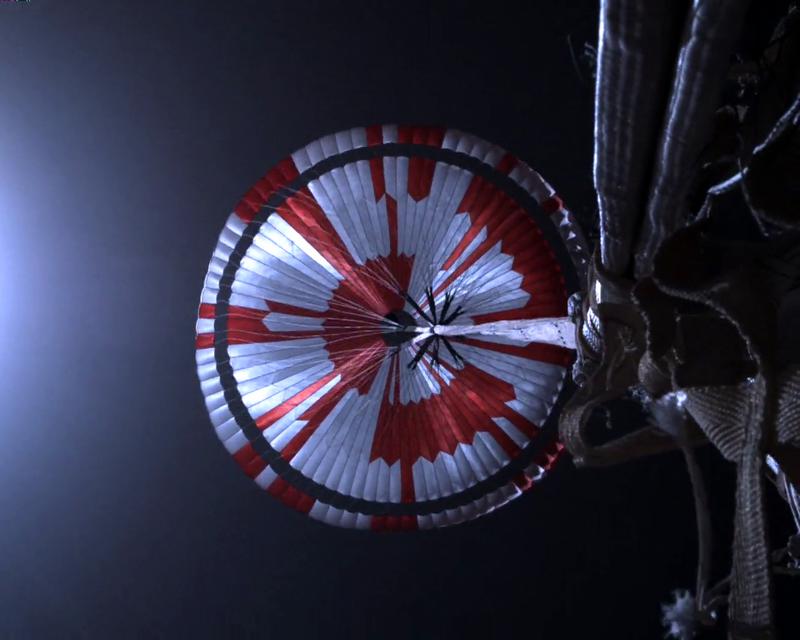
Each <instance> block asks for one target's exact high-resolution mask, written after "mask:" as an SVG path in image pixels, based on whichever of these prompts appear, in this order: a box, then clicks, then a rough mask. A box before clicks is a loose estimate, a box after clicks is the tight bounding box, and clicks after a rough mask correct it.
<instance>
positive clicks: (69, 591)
mask: <svg viewBox="0 0 800 640" xmlns="http://www.w3.org/2000/svg"><path fill="white" fill-rule="evenodd" d="M522 7H523V5H522V3H520V6H519V7H516V6H514V5H513V4H512V3H509V4H505V3H484V5H483V7H481V8H477V7H476V8H475V9H470V8H467V3H460V2H452V3H429V2H363V3H355V2H349V3H344V2H322V1H319V2H308V1H303V2H299V1H295V2H288V1H287V2H275V1H272V0H270V1H269V2H267V1H256V0H250V1H248V0H244V1H242V0H240V1H237V2H230V1H225V2H223V1H217V2H199V1H197V2H188V1H177V0H176V1H173V2H154V1H153V2H129V1H122V0H116V1H110V0H103V1H100V0H71V1H69V2H65V1H61V2H57V1H56V0H49V1H48V0H32V1H31V2H30V3H25V4H6V3H2V4H0V225H1V226H0V268H2V271H1V272H0V287H2V289H1V290H0V295H2V304H0V349H2V353H3V363H4V366H3V384H2V386H0V403H1V404H0V437H2V441H1V442H0V637H11V638H16V637H20V638H51V637H52V638H61V637H70V638H112V637H113V638H126V637H131V638H140V637H141V638H151V637H152V638H161V637H165V638H179V637H193V638H204V637H214V638H226V637H232V638H247V637H259V638H260V637H265V638H278V637H289V638H316V637H323V636H324V637H330V638H362V637H364V638H366V637H370V638H377V637H381V638H383V637H385V638H395V637H396V638H466V637H503V638H505V637H512V634H517V635H519V636H520V637H522V636H523V635H524V637H527V638H530V639H538V638H568V639H569V638H590V637H593V638H596V637H615V638H657V637H660V636H661V633H662V631H661V628H660V625H659V622H658V617H659V607H658V604H659V602H660V601H662V600H665V599H666V598H667V597H668V595H669V593H670V591H671V590H672V589H675V588H678V587H689V586H690V585H691V583H692V580H693V571H694V562H695V560H694V554H695V551H694V520H693V513H692V508H691V504H690V502H689V499H690V498H689V495H690V494H689V485H688V479H687V478H686V476H685V472H684V470H683V468H682V466H681V464H682V463H681V459H680V457H679V456H673V457H669V456H667V457H664V458H663V459H657V460H652V461H644V462H640V463H636V464H631V465H629V466H626V467H622V468H619V469H613V470H606V471H580V472H578V471H576V470H575V469H574V468H573V466H572V464H571V463H570V462H566V463H564V464H563V465H562V466H561V467H560V468H559V469H558V470H557V471H556V472H555V473H554V474H553V475H552V476H551V477H550V479H549V480H548V481H547V482H545V483H543V484H542V485H541V486H540V487H539V488H538V490H537V491H533V492H531V493H530V494H528V495H526V496H524V497H523V498H520V499H519V500H517V501H515V502H514V503H512V504H510V505H509V506H507V507H505V508H503V509H502V510H500V511H498V512H497V513H495V514H492V515H490V516H488V517H484V518H481V519H480V520H478V521H476V522H473V523H469V524H466V525H461V526H459V527H456V528H451V529H446V530H441V531H434V532H420V533H414V534H384V535H376V534H370V533H368V532H361V531H352V530H340V529H335V528H332V527H328V526H326V525H323V524H320V523H318V522H316V521H313V520H311V519H310V518H306V517H304V516H302V515H300V514H298V513H296V512H294V511H291V510H289V509H287V508H285V507H284V506H282V505H281V504H279V503H278V502H277V501H274V500H273V499H271V498H270V497H268V496H266V495H263V494H262V492H261V491H260V490H259V489H258V488H257V487H256V485H255V484H254V483H252V482H251V481H250V480H249V479H248V478H247V477H245V476H244V475H243V474H242V473H241V472H240V471H239V469H238V468H237V467H236V465H235V464H234V463H233V462H232V461H231V460H230V459H229V456H228V454H227V453H226V452H225V450H224V449H223V447H222V446H221V445H220V444H219V442H218V441H217V439H216V437H215V435H214V433H213V431H212V429H211V426H210V423H209V420H208V417H207V414H206V411H205V407H204V405H203V401H202V397H201V394H200V389H199V385H198V382H197V379H196V375H195V371H194V367H195V365H194V352H193V338H194V318H195V314H196V310H197V304H198V300H199V294H200V289H201V286H202V281H203V277H204V274H205V270H206V267H207V263H208V259H209V257H210V253H211V250H212V248H213V246H214V243H215V241H216V237H217V234H218V233H219V231H220V230H221V228H222V225H223V223H224V221H225V218H226V216H227V214H228V212H229V210H230V209H231V208H232V206H233V205H234V204H235V203H236V201H237V200H238V198H239V196H240V195H241V194H242V193H243V192H244V191H245V190H246V189H247V188H248V187H249V186H250V185H251V183H253V182H254V181H255V180H256V179H257V178H258V177H260V176H261V175H262V174H263V173H265V172H266V170H267V169H269V168H270V167H271V166H272V165H273V164H274V163H275V162H277V161H278V160H280V159H281V158H282V157H284V156H286V155H288V154H289V153H290V152H292V151H294V150H295V149H296V148H297V147H300V146H302V145H304V144H305V143H307V142H308V141H310V140H312V139H314V138H316V137H318V136H320V135H323V134H326V133H330V132H334V131H337V130H340V129H345V128H349V127H353V126H359V125H366V124H373V123H389V122H400V123H424V124H443V125H447V126H451V127H456V128H460V129H463V130H466V131H470V132H472V133H475V134H477V135H479V136H481V137H484V138H486V139H488V140H490V141H493V142H495V143H498V144H500V145H502V146H504V147H506V148H508V149H509V150H511V151H513V152H515V153H516V154H517V155H519V156H520V157H522V158H523V159H525V160H526V161H528V162H529V163H530V164H531V165H533V166H534V167H536V168H537V169H539V170H540V171H541V172H542V173H543V174H544V175H545V176H546V178H547V179H548V180H549V181H550V182H552V183H553V184H554V185H555V186H556V187H557V188H558V189H559V191H560V192H561V193H562V194H563V196H564V198H565V199H566V200H567V202H568V204H569V205H570V206H571V207H572V208H573V209H574V210H576V211H577V212H578V213H579V215H581V216H584V217H589V216H590V215H591V212H592V210H593V206H594V200H593V195H592V187H591V161H592V157H591V156H592V93H591V89H590V88H588V87H587V86H585V84H583V83H582V82H581V79H580V77H579V75H578V73H577V72H576V71H575V69H574V66H573V63H572V61H571V54H570V49H569V47H568V45H567V36H568V34H571V37H572V40H573V42H574V43H575V46H576V48H577V51H578V53H580V51H581V49H582V46H583V42H584V41H586V40H587V39H589V40H591V39H592V38H593V37H594V35H595V24H596V6H595V2H594V1H586V2H568V3H567V2H555V1H554V2H543V1H538V0H537V1H536V2H530V3H527V5H525V8H524V9H523V8H522ZM706 457H707V458H708V460H707V462H708V463H709V464H710V465H711V467H710V469H711V472H712V474H714V480H713V482H714V483H715V484H718V485H719V486H720V487H722V488H725V487H727V483H728V481H729V479H730V477H729V469H728V468H727V467H726V466H724V465H722V464H719V463H715V462H714V461H713V460H712V456H706ZM730 503H731V499H730V495H729V494H727V493H722V494H720V495H719V496H718V498H717V501H716V502H715V510H716V511H715V518H716V520H718V521H719V524H721V525H723V526H722V534H723V539H724V536H725V535H726V532H727V530H726V528H725V527H726V526H727V525H726V519H727V518H728V517H729V515H730V507H731V504H730ZM728 533H729V532H728ZM725 544H727V541H726V542H725ZM721 554H722V555H721V556H720V557H721V559H722V561H724V549H723V551H722V552H721Z"/></svg>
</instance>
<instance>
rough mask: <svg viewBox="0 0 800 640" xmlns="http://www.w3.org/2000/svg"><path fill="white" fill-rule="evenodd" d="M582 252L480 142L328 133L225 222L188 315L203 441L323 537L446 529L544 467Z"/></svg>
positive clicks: (445, 136) (513, 166)
mask: <svg viewBox="0 0 800 640" xmlns="http://www.w3.org/2000/svg"><path fill="white" fill-rule="evenodd" d="M586 262H587V255H586V249H585V245H584V244H583V241H582V236H581V234H580V231H579V229H578V228H577V226H576V225H575V222H574V220H573V217H572V215H571V214H570V212H569V211H568V210H567V209H566V208H565V207H564V205H563V203H562V201H561V199H560V198H559V197H558V196H557V195H556V193H555V192H554V190H553V189H552V188H551V187H550V186H549V185H548V184H547V183H546V182H545V181H544V180H543V179H542V177H541V176H540V175H539V174H538V173H537V172H536V171H534V170H533V169H531V168H530V167H529V166H527V165H526V164H525V163H524V162H522V161H520V160H519V159H517V158H516V157H514V156H513V155H511V154H509V153H507V152H505V151H504V150H503V149H501V148H499V147H497V146H495V145H492V144H489V143H487V142H485V141H483V140H481V139H479V138H477V137H475V136H472V135H469V134H465V133H462V132H459V131H455V130H445V129H439V128H430V127H398V126H382V127H381V126H374V127H366V128H356V129H352V130H349V131H344V132H340V133H337V134H335V135H330V136H326V137H323V138H321V139H319V140H317V141H315V142H312V143H311V144H309V145H307V146H306V147H304V148H302V149H300V150H299V151H297V152H295V153H294V154H292V155H291V156H290V157H289V158H287V159H285V160H283V161H282V162H280V163H278V165H277V166H276V167H275V168H274V169H272V170H271V171H270V172H269V173H267V174H266V175H265V176H264V177H263V178H262V179H261V180H259V181H258V182H257V183H256V184H255V186H254V187H253V188H252V189H250V191H249V192H248V193H247V194H246V195H245V196H244V198H243V199H242V200H241V202H240V203H239V204H238V205H237V206H236V208H235V209H234V211H233V213H232V214H231V215H230V217H229V218H228V220H227V222H226V224H225V227H224V229H223V230H222V233H221V235H220V237H219V241H218V243H217V246H216V248H215V250H214V253H213V256H212V258H211V262H210V264H209V269H208V274H207V276H206V280H205V285H204V288H203V291H202V295H201V303H200V309H199V318H198V320H197V332H196V333H197V335H196V349H197V351H196V355H197V370H198V375H199V378H200V382H201V387H202V391H203V394H204V396H205V401H206V405H207V408H208V412H209V414H210V417H211V421H212V423H213V425H214V429H215V431H216V434H217V436H218V437H219V439H220V440H221V441H222V443H223V444H224V446H225V448H226V449H227V450H228V451H229V452H230V453H231V455H232V456H233V458H234V459H235V460H236V462H237V463H238V464H239V465H240V467H241V468H242V469H243V470H244V471H245V473H246V474H247V475H248V476H250V477H251V478H252V479H253V480H254V481H255V482H256V483H257V484H258V486H259V487H261V488H263V489H264V490H266V491H267V492H268V493H270V494H272V495H273V496H275V497H277V498H279V499H280V500H281V501H283V502H284V503H286V504H288V505H290V506H292V507H294V508H295V509H297V510H299V511H301V512H304V513H307V514H308V515H310V516H312V517H314V518H316V519H318V520H321V521H324V522H326V523H329V524H333V525H339V526H344V527H357V528H367V529H373V530H385V529H388V530H392V529H402V530H407V529H418V528H431V527H438V526H444V525H450V524H455V523H459V522H463V521H465V520H469V519H472V518H475V517H477V516H480V515H482V514H485V513H487V512H490V511H492V510H493V509H495V508H497V507H498V506H500V505H503V504H505V503H506V502H508V501H509V500H511V499H513V498H515V497H517V496H519V495H520V494H521V493H522V492H523V491H524V490H525V489H527V488H528V487H530V486H531V485H532V484H534V483H536V482H538V481H539V480H540V479H541V478H542V477H543V476H544V475H545V474H546V473H547V472H548V471H549V470H550V469H551V468H552V467H553V465H554V464H555V463H556V461H557V460H558V459H559V457H560V454H561V450H562V445H561V444H560V443H559V442H558V440H557V437H556V431H557V429H556V414H557V409H558V407H559V406H560V404H561V403H563V401H564V398H565V394H567V393H569V387H570V384H571V383H569V382H568V380H567V378H568V376H567V375H566V374H567V368H568V367H569V365H570V364H571V363H572V361H573V359H574V352H573V350H572V347H573V346H574V339H573V337H572V335H573V334H572V329H571V327H572V325H571V323H570V321H569V319H568V318H566V317H565V316H566V315H567V299H568V296H569V295H570V294H571V293H572V292H573V291H576V290H577V289H578V284H579V274H580V273H582V270H583V269H584V268H585V265H586Z"/></svg>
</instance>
